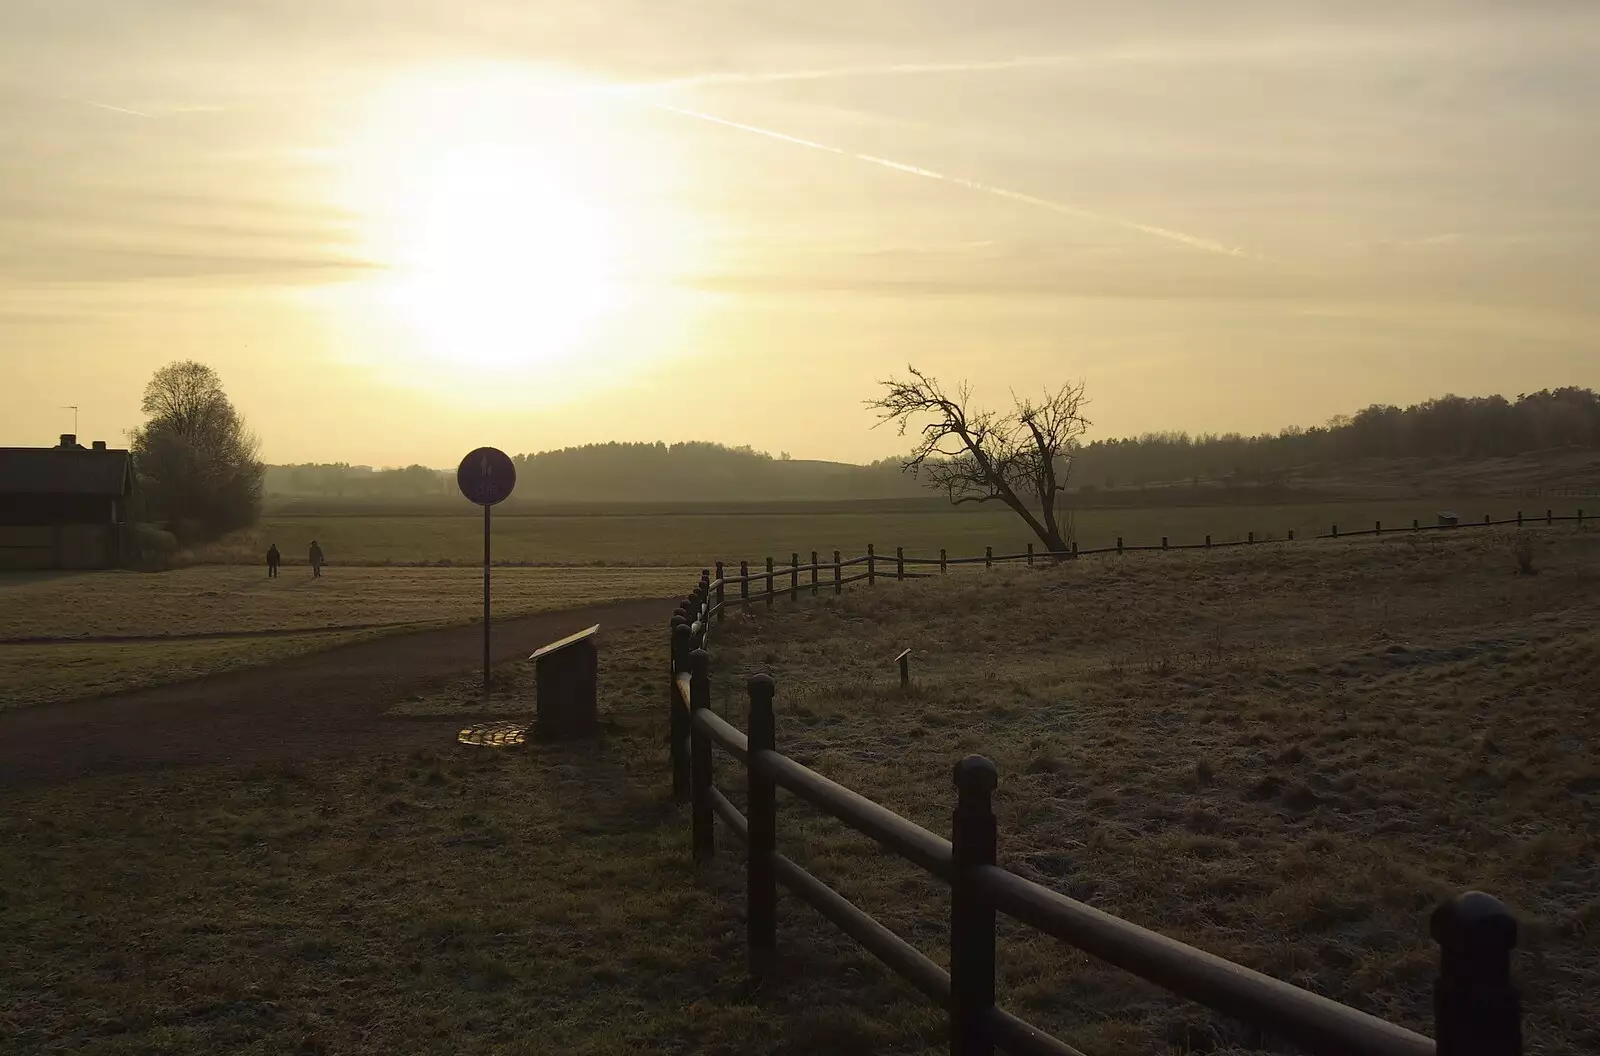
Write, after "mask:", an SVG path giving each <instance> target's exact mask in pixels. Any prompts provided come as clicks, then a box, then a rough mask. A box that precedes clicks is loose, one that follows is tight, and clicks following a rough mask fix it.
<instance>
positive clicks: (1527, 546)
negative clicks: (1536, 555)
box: [1511, 532, 1539, 576]
mask: <svg viewBox="0 0 1600 1056" xmlns="http://www.w3.org/2000/svg"><path fill="white" fill-rule="evenodd" d="M1511 556H1513V557H1515V558H1516V559H1517V573H1518V574H1519V575H1523V576H1536V575H1538V574H1539V570H1538V569H1537V568H1535V567H1533V535H1532V534H1531V533H1529V532H1517V533H1515V534H1514V535H1512V537H1511Z"/></svg>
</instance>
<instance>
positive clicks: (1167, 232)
mask: <svg viewBox="0 0 1600 1056" xmlns="http://www.w3.org/2000/svg"><path fill="white" fill-rule="evenodd" d="M640 101H641V102H643V103H644V104H645V105H646V106H651V107H654V108H655V109H657V110H665V111H667V112H668V113H673V114H679V115H681V116H683V117H692V118H694V119H695V120H697V121H709V122H710V123H712V124H714V125H722V126H723V127H724V128H735V129H738V130H739V131H741V132H749V133H752V134H754V135H757V136H766V137H767V138H768V139H776V140H778V141H780V142H783V143H793V144H794V145H795V146H798V147H809V148H810V149H812V150H820V151H823V152H825V153H828V154H837V155H839V156H840V157H841V158H853V159H855V160H856V161H864V162H866V163H868V164H869V165H879V166H882V167H883V168H886V169H894V170H895V171H896V172H905V173H910V174H911V175H913V176H921V177H923V178H924V179H929V180H938V181H940V182H941V183H950V184H954V185H956V186H957V187H965V188H967V189H968V190H973V191H981V192H983V193H984V194H992V195H994V196H995V197H997V198H1008V199H1010V200H1011V201H1013V202H1021V203H1022V204H1024V205H1031V206H1034V207H1036V208H1039V209H1048V210H1050V211H1051V212H1053V213H1060V214H1061V215H1063V216H1071V217H1076V218H1078V219H1080V220H1092V221H1094V222H1095V223H1101V224H1109V225H1111V226H1113V227H1120V228H1123V229H1124V230H1127V231H1138V232H1140V233H1142V234H1146V235H1151V236H1154V237H1156V238H1164V239H1166V240H1168V241H1169V242H1177V243H1180V244H1181V245H1185V246H1188V247H1190V248H1191V249H1200V250H1204V251H1206V252H1207V253H1218V254H1221V255H1223V256H1227V257H1248V256H1251V254H1249V253H1247V252H1245V251H1244V250H1243V249H1240V248H1239V247H1237V246H1228V245H1224V244H1223V243H1221V242H1217V241H1214V240H1212V239H1209V238H1201V237H1200V236H1198V235H1191V234H1187V233H1186V232H1183V231H1174V230H1172V229H1171V228H1169V227H1157V226H1155V225H1153V224H1141V223H1139V222H1137V221H1135V220H1127V219H1124V218H1122V217H1119V216H1111V215H1109V214H1107V213H1097V212H1094V211H1093V210H1090V209H1080V208H1078V207H1077V206H1074V205H1067V204H1066V203H1064V202H1055V201H1051V200H1050V199H1048V198H1039V197H1037V196H1035V195H1032V194H1024V193H1022V192H1021V191H1013V190H1010V189H1008V188H1005V187H996V186H994V185H993V184H989V183H979V182H978V181H977V180H969V179H966V178H965V177H962V176H951V175H948V174H946V173H943V172H935V171H934V170H932V169H924V168H922V167H920V166H917V165H907V164H906V163H905V162H901V161H892V160H890V159H889V158H880V157H877V156H875V155H872V154H858V153H857V152H855V151H853V150H844V149H843V148H841V147H833V146H829V145H828V144H826V143H818V142H817V141H816V140H812V139H801V138H800V137H799V136H790V135H786V134H785V133H782V132H775V131H773V130H772V129H770V128H760V127H758V126H756V125H746V124H741V123H740V122H738V121H729V120H728V119H727V118H725V117H717V116H716V115H714V114H706V113H702V112H700V111H698V110H687V109H685V108H683V107H681V106H669V105H667V104H666V103H659V102H655V101H654V100H649V99H644V100H640Z"/></svg>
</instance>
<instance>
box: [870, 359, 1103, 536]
mask: <svg viewBox="0 0 1600 1056" xmlns="http://www.w3.org/2000/svg"><path fill="white" fill-rule="evenodd" d="M906 369H907V370H908V371H909V373H910V377H908V378H906V379H905V380H901V379H899V378H890V379H889V380H888V381H885V382H882V385H883V387H884V390H885V391H884V394H883V395H882V396H880V397H878V398H877V399H875V400H870V401H868V404H867V406H869V407H871V408H872V409H873V410H875V411H877V412H878V417H879V419H880V420H881V421H882V422H894V423H896V424H897V425H898V426H899V427H900V435H902V436H904V435H905V434H906V431H907V429H908V428H909V427H910V426H911V425H912V423H913V421H914V420H916V419H920V418H928V419H930V420H929V421H927V422H925V423H924V424H922V425H921V426H920V427H919V431H918V436H919V440H918V442H917V444H916V446H915V447H914V448H912V451H911V454H910V455H909V456H908V457H907V458H906V459H905V460H904V462H902V464H901V468H902V469H903V470H904V471H906V472H908V473H911V474H912V475H913V476H916V477H918V478H919V479H922V480H924V481H926V482H927V484H928V486H929V487H930V488H936V489H939V490H941V491H943V492H944V493H945V494H946V495H948V496H949V497H950V501H951V502H952V503H955V504H957V505H960V504H961V503H965V502H980V503H981V502H992V501H995V500H999V501H1000V502H1002V503H1004V504H1005V505H1006V506H1008V507H1010V508H1011V509H1012V510H1013V511H1015V512H1016V514H1017V516H1018V517H1021V518H1022V519H1023V520H1024V521H1025V522H1027V525H1028V527H1029V528H1030V529H1032V530H1033V533H1034V534H1035V535H1037V536H1038V537H1039V539H1040V541H1042V542H1043V543H1044V545H1045V547H1046V548H1047V549H1048V550H1050V551H1051V552H1053V553H1058V554H1059V553H1066V552H1069V551H1071V549H1072V523H1071V516H1070V511H1064V510H1063V509H1062V508H1061V506H1062V497H1063V495H1064V494H1065V492H1066V486H1067V478H1068V477H1069V475H1070V474H1071V471H1072V461H1073V458H1074V457H1075V456H1076V454H1077V450H1078V440H1079V438H1080V437H1081V436H1082V435H1083V433H1084V431H1085V430H1086V429H1087V428H1088V426H1089V420H1088V419H1087V418H1085V417H1084V416H1083V407H1084V404H1085V403H1086V402H1087V401H1086V400H1085V398H1084V386H1083V383H1081V382H1078V383H1072V382H1068V383H1067V384H1064V385H1062V386H1061V387H1060V388H1058V389H1056V390H1054V391H1048V390H1047V391H1046V392H1045V394H1044V395H1043V397H1041V398H1040V399H1038V400H1032V399H1025V398H1019V397H1013V401H1014V406H1013V407H1012V409H1011V411H1010V412H1009V413H1007V414H1003V415H1002V414H998V413H996V412H994V411H987V410H980V409H977V408H974V407H973V406H972V390H971V388H970V387H969V386H968V385H967V384H965V383H963V384H962V385H961V386H960V388H958V389H957V390H956V391H955V393H954V394H953V395H951V394H947V393H946V392H945V391H944V389H943V388H942V387H941V386H940V385H939V382H938V381H937V380H936V379H934V378H931V377H929V376H928V375H926V374H924V373H922V372H921V371H920V370H918V369H916V368H915V367H907V368H906Z"/></svg>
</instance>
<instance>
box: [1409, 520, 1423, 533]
mask: <svg viewBox="0 0 1600 1056" xmlns="http://www.w3.org/2000/svg"><path fill="white" fill-rule="evenodd" d="M1411 530H1412V531H1413V532H1420V531H1422V522H1421V521H1419V520H1417V519H1416V518H1415V517H1413V518H1411Z"/></svg>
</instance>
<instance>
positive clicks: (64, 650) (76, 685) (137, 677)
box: [0, 631, 378, 710]
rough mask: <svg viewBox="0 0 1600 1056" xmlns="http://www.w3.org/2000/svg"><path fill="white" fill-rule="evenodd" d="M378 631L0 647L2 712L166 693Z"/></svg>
mask: <svg viewBox="0 0 1600 1056" xmlns="http://www.w3.org/2000/svg"><path fill="white" fill-rule="evenodd" d="M364 633H365V634H373V633H378V632H372V631H367V632H361V631H345V632H325V633H321V634H295V635H284V636H282V637H270V638H199V639H179V640H176V641H170V642H93V643H83V644H77V643H73V644H51V645H0V710H4V709H6V708H26V707H31V706H33V705H36V704H54V703H57V702H58V701H64V700H81V699H83V698H84V697H100V696H106V695H108V694H111V693H122V692H126V691H128V690H132V689H143V688H145V687H147V686H164V685H168V684H170V683H173V682H182V681H185V680H187V679H191V678H199V677H201V676H202V675H214V674H218V673H220V672H223V671H232V670H235V669H237V668H242V667H261V666H264V665H267V664H274V663H277V662H278V661H280V660H287V659H289V658H290V657H292V656H299V655H301V654H303V653H312V652H316V651H318V650H321V649H332V648H333V647H334V646H338V645H344V644H346V643H348V642H352V641H355V640H357V639H358V638H360V637H362V635H363V634H364Z"/></svg>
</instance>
